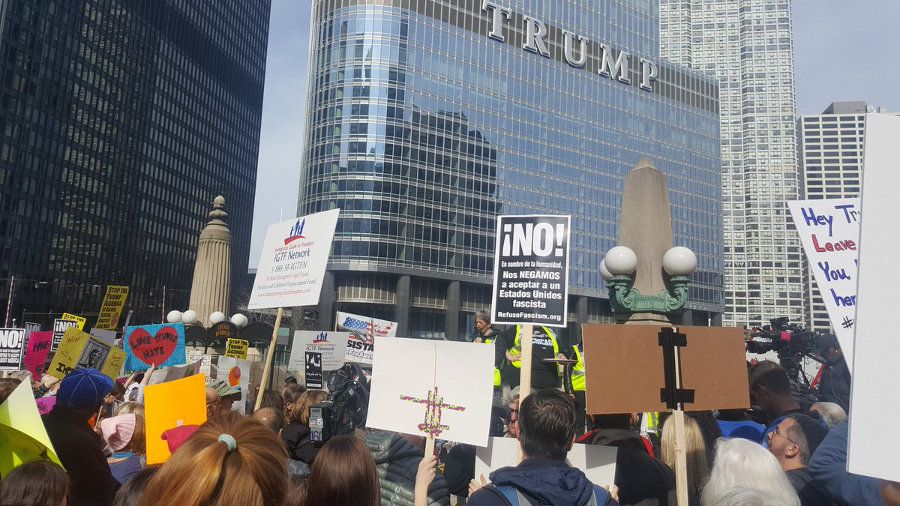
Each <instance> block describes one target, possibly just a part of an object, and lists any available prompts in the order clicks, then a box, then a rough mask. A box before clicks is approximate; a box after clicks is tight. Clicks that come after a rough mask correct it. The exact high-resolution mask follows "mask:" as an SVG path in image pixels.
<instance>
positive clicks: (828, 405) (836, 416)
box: [809, 402, 847, 429]
mask: <svg viewBox="0 0 900 506" xmlns="http://www.w3.org/2000/svg"><path fill="white" fill-rule="evenodd" d="M809 410H810V411H814V412H816V413H818V414H819V416H821V417H822V420H825V423H826V424H827V425H828V428H829V429H831V428H833V427H834V426H835V425H837V424H839V423H841V422H843V421H845V420H847V412H846V411H844V408H842V407H841V405H840V404H837V403H835V402H817V403H815V404H813V405H812V406H810V407H809Z"/></svg>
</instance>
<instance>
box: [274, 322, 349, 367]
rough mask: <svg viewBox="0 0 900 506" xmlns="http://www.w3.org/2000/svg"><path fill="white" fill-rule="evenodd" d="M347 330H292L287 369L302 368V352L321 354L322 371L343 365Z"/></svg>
mask: <svg viewBox="0 0 900 506" xmlns="http://www.w3.org/2000/svg"><path fill="white" fill-rule="evenodd" d="M349 337H350V334H349V333H348V332H324V331H318V330H298V331H296V332H294V343H293V345H292V346H291V358H290V359H289V360H288V368H287V370H288V371H293V372H299V371H303V368H304V353H305V352H307V351H310V352H316V353H321V354H322V371H334V370H336V369H340V368H341V366H343V365H344V355H346V354H347V339H348V338H349Z"/></svg>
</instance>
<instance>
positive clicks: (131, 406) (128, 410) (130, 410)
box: [115, 401, 144, 416]
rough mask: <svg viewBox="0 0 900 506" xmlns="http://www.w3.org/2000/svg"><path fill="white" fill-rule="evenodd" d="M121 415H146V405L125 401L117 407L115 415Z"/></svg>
mask: <svg viewBox="0 0 900 506" xmlns="http://www.w3.org/2000/svg"><path fill="white" fill-rule="evenodd" d="M119 415H141V416H144V405H143V404H141V403H139V402H133V401H128V402H123V403H122V404H119V407H118V408H116V412H115V416H119Z"/></svg>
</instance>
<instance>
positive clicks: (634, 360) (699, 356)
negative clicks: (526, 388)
mask: <svg viewBox="0 0 900 506" xmlns="http://www.w3.org/2000/svg"><path fill="white" fill-rule="evenodd" d="M581 328H582V334H583V335H584V365H585V386H586V394H585V397H586V400H587V412H588V413H590V414H597V415H599V414H610V413H641V412H648V411H668V410H667V409H666V406H665V403H663V402H662V401H661V400H660V390H661V389H662V388H664V387H665V378H664V376H663V349H662V347H661V346H659V331H660V329H661V328H662V327H657V326H656V325H596V324H585V325H582V327H581ZM678 331H679V332H681V333H683V334H685V335H686V336H687V346H686V347H683V348H681V377H682V388H685V389H693V390H694V402H693V403H692V404H686V405H685V409H686V410H688V411H705V410H714V409H739V408H748V407H749V406H750V386H749V384H748V379H747V362H746V352H745V349H744V331H743V329H739V328H722V327H678Z"/></svg>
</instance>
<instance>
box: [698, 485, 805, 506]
mask: <svg viewBox="0 0 900 506" xmlns="http://www.w3.org/2000/svg"><path fill="white" fill-rule="evenodd" d="M716 506H788V503H786V502H784V501H782V500H781V498H780V497H778V496H777V495H775V494H773V493H771V492H766V491H765V490H753V489H750V488H745V487H735V488H733V489H731V490H729V491H727V492H725V493H724V494H722V496H721V497H720V498H719V502H717V503H716Z"/></svg>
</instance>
